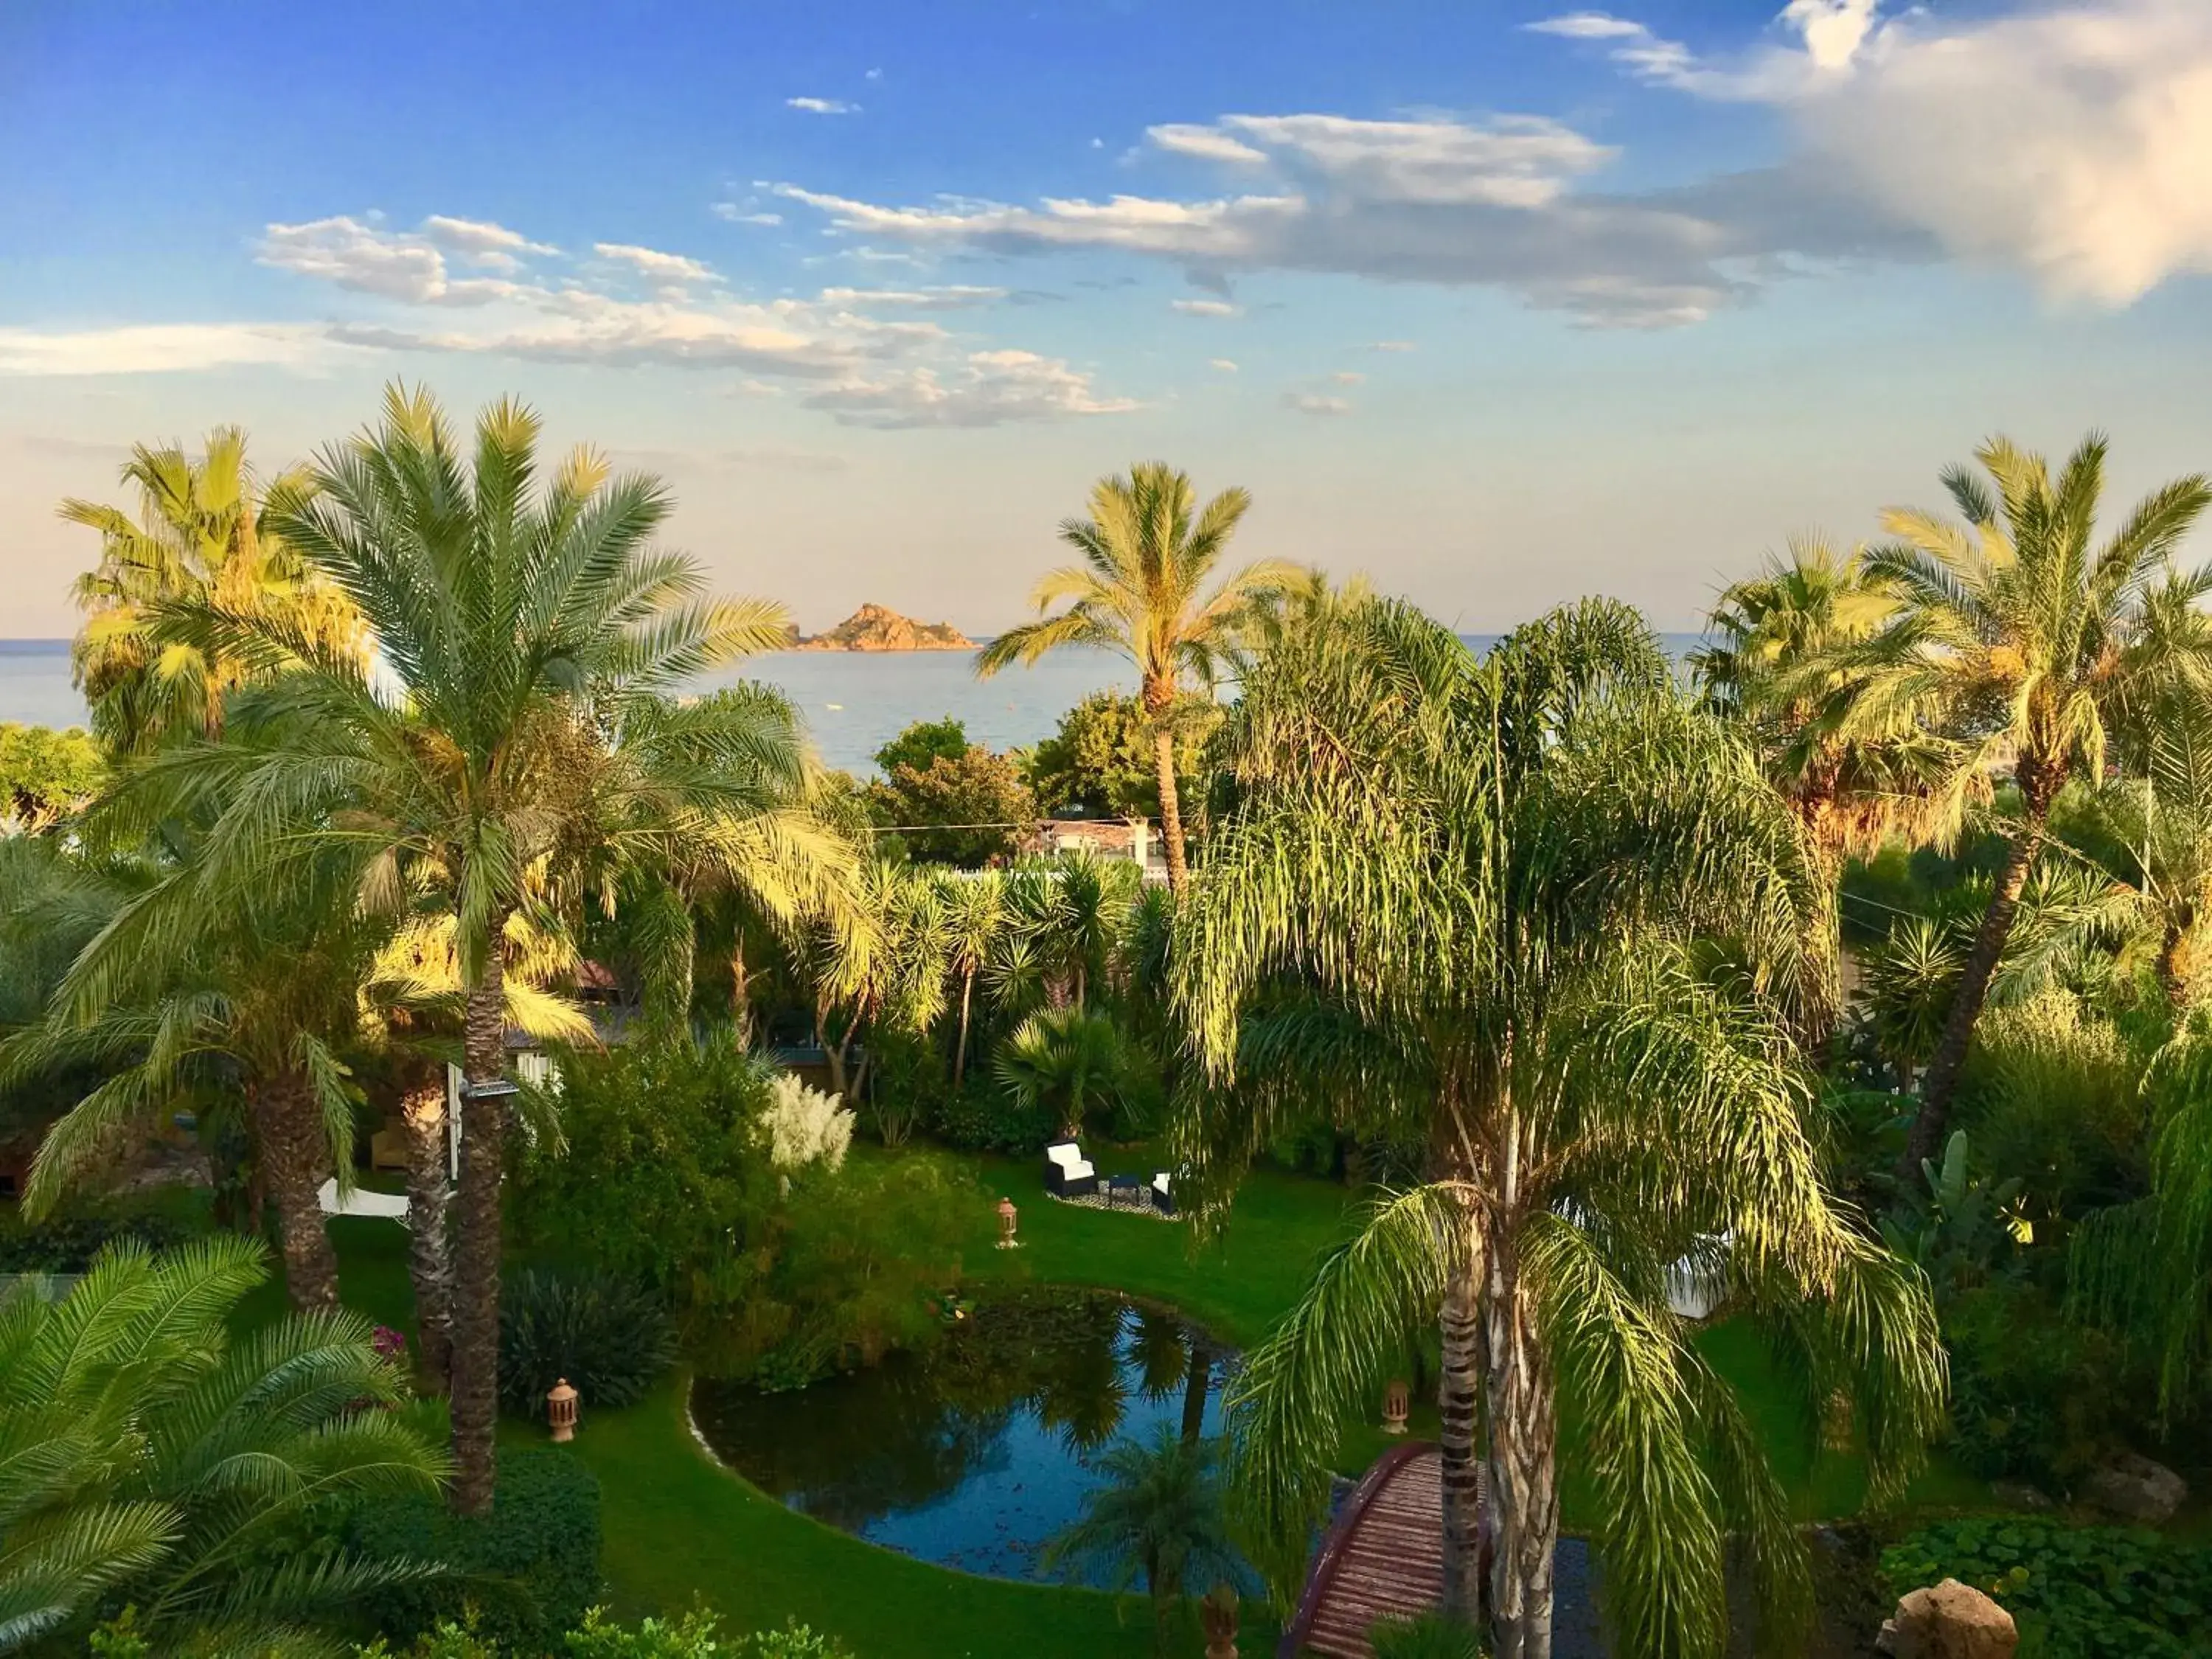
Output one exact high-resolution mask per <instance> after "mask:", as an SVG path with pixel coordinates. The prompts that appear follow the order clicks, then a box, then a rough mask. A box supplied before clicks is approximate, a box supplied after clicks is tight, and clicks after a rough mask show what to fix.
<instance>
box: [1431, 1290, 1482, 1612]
mask: <svg viewBox="0 0 2212 1659" xmlns="http://www.w3.org/2000/svg"><path fill="white" fill-rule="evenodd" d="M1479 1272H1480V1268H1479V1267H1477V1266H1474V1265H1472V1264H1470V1265H1469V1266H1468V1267H1466V1268H1465V1269H1464V1270H1463V1271H1462V1272H1461V1273H1455V1274H1454V1275H1453V1278H1452V1281H1451V1283H1450V1284H1449V1285H1447V1286H1446V1288H1445V1291H1444V1299H1443V1311H1442V1313H1441V1315H1440V1316H1439V1317H1438V1325H1439V1327H1440V1330H1441V1334H1442V1337H1443V1364H1442V1365H1441V1366H1440V1367H1439V1369H1438V1373H1437V1419H1438V1424H1439V1427H1438V1429H1437V1445H1438V1450H1439V1452H1440V1454H1441V1462H1442V1466H1443V1469H1442V1473H1443V1507H1444V1513H1443V1528H1444V1609H1443V1610H1444V1613H1445V1616H1446V1617H1448V1618H1451V1619H1455V1620H1459V1621H1460V1622H1462V1623H1463V1624H1467V1625H1474V1624H1476V1623H1478V1622H1480V1620H1481V1617H1482V1603H1483V1594H1482V1533H1483V1515H1482V1460H1481V1457H1480V1455H1479V1454H1478V1453H1477V1451H1476V1449H1475V1446H1476V1441H1477V1438H1478V1437H1479V1435H1480V1427H1481V1424H1480V1418H1481V1388H1482V1364H1481V1355H1482V1327H1481V1321H1480V1314H1479V1311H1478V1302H1479V1294H1480V1292H1479V1285H1478V1284H1477V1279H1476V1274H1477V1273H1479Z"/></svg>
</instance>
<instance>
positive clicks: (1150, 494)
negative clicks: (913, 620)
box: [975, 461, 1300, 892]
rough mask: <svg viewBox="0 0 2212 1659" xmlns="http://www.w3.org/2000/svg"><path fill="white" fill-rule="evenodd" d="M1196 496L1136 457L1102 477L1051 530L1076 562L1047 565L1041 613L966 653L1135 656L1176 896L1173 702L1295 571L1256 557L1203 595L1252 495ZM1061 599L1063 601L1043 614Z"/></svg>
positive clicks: (1178, 844)
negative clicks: (1083, 510)
mask: <svg viewBox="0 0 2212 1659" xmlns="http://www.w3.org/2000/svg"><path fill="white" fill-rule="evenodd" d="M1197 500H1198V498H1197V496H1196V495H1195V494H1194V493H1193V491H1192V489H1191V487H1190V477H1189V475H1188V473H1183V472H1178V471H1176V470H1175V469H1174V468H1172V467H1170V466H1169V465H1166V464H1165V463H1164V462H1161V461H1143V462H1139V464H1138V465H1134V466H1133V467H1131V468H1130V469H1129V474H1128V476H1127V477H1121V476H1120V475H1118V474H1117V475H1115V477H1109V478H1102V479H1101V480H1099V482H1098V483H1097V484H1095V485H1093V486H1092V487H1091V516H1090V517H1089V518H1087V519H1069V520H1065V521H1064V522H1062V524H1061V525H1060V539H1061V540H1062V541H1064V542H1066V544H1068V545H1069V546H1070V547H1073V549H1075V550H1076V551H1077V552H1079V553H1080V554H1081V555H1082V556H1083V562H1082V563H1081V564H1079V565H1070V566H1067V567H1065V568H1061V569H1059V570H1055V571H1054V572H1052V573H1051V574H1049V575H1048V576H1046V577H1045V578H1044V579H1043V580H1042V581H1040V582H1039V583H1038V584H1037V585H1036V588H1035V589H1034V590H1033V591H1032V592H1031V593H1030V601H1031V603H1032V604H1034V605H1036V609H1037V612H1038V615H1039V617H1040V620H1038V621H1036V622H1033V623H1024V624H1023V625H1022V626H1020V627H1019V628H1015V629H1008V630H1007V631H1006V633H1004V634H1001V635H999V637H998V638H996V639H994V640H993V641H991V643H990V644H988V645H987V646H986V647H983V649H982V650H981V652H979V653H977V654H976V658H975V671H976V672H977V673H978V674H981V675H983V676H986V677H988V676H990V675H993V674H995V673H997V672H998V671H1000V669H1002V668H1004V667H1006V665H1008V664H1010V663H1015V662H1022V663H1033V662H1035V661H1036V659H1038V658H1039V657H1041V656H1042V655H1043V654H1044V653H1046V652H1048V651H1050V650H1053V649H1054V648H1056V647H1060V646H1064V645H1088V646H1097V647H1103V648H1105V649H1107V650H1109V651H1117V652H1119V653H1121V654H1122V655H1123V656H1126V657H1127V658H1128V659H1130V660H1131V661H1132V662H1133V663H1135V664H1136V665H1137V678H1138V694H1139V698H1140V699H1141V701H1142V702H1143V703H1144V708H1145V715H1146V720H1148V721H1150V722H1151V725H1152V749H1153V758H1154V764H1155V766H1156V768H1157V770H1158V777H1159V786H1160V826H1161V829H1162V832H1163V834H1164V837H1165V840H1166V842H1167V857H1168V884H1169V885H1170V887H1173V888H1174V889H1176V890H1177V891H1178V892H1180V891H1181V890H1182V884H1183V878H1184V873H1185V865H1184V856H1183V854H1184V849H1183V836H1182V802H1181V799H1179V797H1178V795H1177V793H1176V772H1175V738H1176V732H1175V717H1176V704H1177V702H1178V700H1179V699H1180V698H1181V696H1182V693H1183V691H1184V690H1185V688H1186V686H1187V685H1188V684H1196V685H1198V686H1200V687H1202V688H1206V689H1211V688H1212V685H1213V684H1214V683H1215V681H1216V680H1217V679H1218V677H1219V675H1220V672H1221V670H1222V669H1223V667H1224V666H1225V665H1226V664H1228V663H1229V662H1231V660H1233V659H1234V658H1235V656H1236V654H1237V650H1238V648H1239V647H1241V646H1242V645H1243V641H1244V639H1245V636H1246V635H1247V634H1248V633H1249V631H1250V630H1251V629H1252V627H1253V626H1254V623H1255V618H1256V617H1257V616H1258V615H1259V613H1260V611H1261V610H1262V609H1263V608H1264V605H1265V604H1266V602H1267V599H1269V598H1270V597H1271V596H1272V595H1273V594H1274V593H1276V592H1278V591H1279V590H1280V589H1282V588H1283V587H1284V586H1286V585H1288V584H1290V583H1291V582H1292V581H1293V580H1295V579H1296V578H1297V576H1298V575H1299V574H1300V572H1299V569H1298V567H1297V566H1296V565H1293V564H1290V563H1287V562H1285V561H1283V560H1279V559H1262V560H1261V561H1259V562H1257V563H1255V564H1249V565H1247V566H1245V567H1244V568H1243V569H1242V570H1239V571H1237V572H1235V573H1233V574H1230V575H1227V576H1225V577H1223V578H1222V579H1221V580H1219V581H1218V582H1217V583H1215V584H1214V586H1213V588H1212V592H1210V593H1209V592H1206V581H1207V579H1208V578H1209V577H1211V576H1212V574H1213V571H1214V567H1215V566H1217V565H1218V564H1219V563H1220V562H1221V557H1222V555H1223V554H1224V553H1225V552H1226V551H1227V550H1228V546H1229V539H1230V538H1231V536H1233V535H1234V534H1235V533H1236V532H1237V523H1238V521H1239V520H1242V519H1243V516H1244V513H1245V511H1246V509H1247V508H1249V507H1250V506H1251V505H1252V498H1251V496H1250V495H1248V494H1247V493H1246V492H1245V491H1243V489H1225V490H1223V491H1222V492H1221V494H1219V495H1216V496H1215V497H1214V498H1213V499H1212V501H1208V502H1207V503H1206V507H1205V509H1204V510H1203V511H1197V510H1196V507H1197ZM1063 600H1064V601H1066V609H1065V610H1064V611H1060V612H1059V613H1058V614H1057V615H1054V616H1050V617H1047V616H1045V615H1044V614H1043V613H1044V612H1045V611H1048V610H1049V609H1050V608H1051V607H1052V606H1053V605H1055V604H1058V603H1060V602H1061V601H1063Z"/></svg>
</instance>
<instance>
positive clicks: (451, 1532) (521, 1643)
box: [348, 1451, 599, 1659]
mask: <svg viewBox="0 0 2212 1659" xmlns="http://www.w3.org/2000/svg"><path fill="white" fill-rule="evenodd" d="M348 1530H349V1538H350V1540H351V1541H352V1542H353V1544H354V1545H355V1547H356V1548H357V1549H358V1550H360V1551H361V1552H362V1553H363V1554H365V1555H368V1556H370V1557H372V1558H377V1559H390V1558H392V1557H395V1556H404V1557H406V1558H408V1559H411V1560H416V1561H429V1562H435V1563H437V1564H439V1565H442V1566H443V1567H444V1568H445V1569H446V1570H447V1571H446V1572H445V1573H444V1574H443V1575H442V1576H441V1577H435V1578H425V1579H422V1580H418V1581H416V1582H414V1583H404V1584H395V1585H391V1586H387V1587H386V1588H384V1589H379V1590H377V1591H375V1592H374V1593H373V1594H372V1595H368V1596H367V1597H365V1598H364V1606H363V1611H364V1613H366V1614H367V1615H368V1617H369V1619H370V1620H371V1621H372V1622H373V1623H374V1626H376V1628H377V1629H379V1630H381V1631H383V1632H386V1634H387V1635H388V1636H390V1637H392V1638H394V1639H395V1640H398V1641H403V1642H411V1641H413V1640H415V1638H416V1637H418V1636H422V1635H426V1634H429V1635H434V1636H435V1633H436V1632H437V1629H438V1626H440V1625H441V1623H442V1624H450V1625H453V1626H457V1627H458V1628H459V1629H463V1630H467V1631H470V1632H473V1633H474V1634H475V1635H476V1636H477V1637H478V1638H481V1639H482V1640H483V1641H484V1642H486V1643H488V1644H493V1645H495V1646H498V1647H503V1648H512V1649H519V1650H521V1651H523V1652H525V1653H544V1652H548V1651H550V1650H552V1649H553V1648H554V1646H555V1644H556V1643H557V1642H558V1641H559V1639H560V1636H561V1632H563V1631H565V1630H567V1629H568V1628H569V1627H570V1626H574V1625H575V1624H577V1623H578V1622H580V1620H582V1618H583V1616H584V1611H585V1609H586V1607H590V1606H591V1605H592V1603H593V1602H594V1601H597V1600H598V1599H599V1482H598V1480H595V1479H594V1478H593V1477H592V1472H591V1471H590V1470H589V1469H587V1468H585V1467H584V1466H583V1464H581V1463H580V1462H577V1461H576V1459H575V1458H574V1457H572V1456H570V1455H568V1454H567V1453H565V1452H559V1451H529V1452H509V1453H507V1454H505V1455H502V1456H501V1459H500V1468H499V1488H498V1492H497V1495H496V1496H495V1498H493V1500H492V1507H491V1513H490V1514H489V1515H487V1516H482V1517H480V1518H471V1519H462V1518H460V1517H459V1516H454V1515H453V1514H451V1513H450V1512H448V1511H447V1509H446V1508H445V1506H444V1505H443V1504H441V1503H439V1502H438V1501H437V1500H435V1499H434V1498H408V1499H394V1500H389V1501H384V1502H379V1503H374V1504H364V1505H363V1506H362V1507H361V1508H360V1509H359V1510H356V1512H355V1514H354V1516H353V1520H352V1523H351V1525H350V1527H349V1529H348ZM433 1652H434V1653H436V1654H437V1659H448V1656H447V1655H446V1654H444V1653H442V1652H439V1651H438V1650H435V1649H434V1650H433ZM452 1659H461V1656H460V1654H459V1653H458V1652H457V1653H456V1654H455V1655H454V1656H452Z"/></svg>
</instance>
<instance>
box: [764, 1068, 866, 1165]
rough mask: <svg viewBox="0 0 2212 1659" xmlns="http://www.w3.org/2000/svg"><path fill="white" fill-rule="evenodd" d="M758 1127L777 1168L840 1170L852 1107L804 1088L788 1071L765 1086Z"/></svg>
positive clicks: (850, 1134) (850, 1138) (849, 1138)
mask: <svg viewBox="0 0 2212 1659" xmlns="http://www.w3.org/2000/svg"><path fill="white" fill-rule="evenodd" d="M761 1127H763V1129H765V1130H766V1131H767V1133H768V1146H769V1163H771V1164H775V1167H776V1168H777V1169H779V1170H798V1169H803V1168H805V1166H806V1165H808V1164H821V1165H823V1167H824V1168H825V1169H828V1170H833V1171H834V1170H841V1169H842V1168H843V1167H844V1164H845V1154H846V1152H847V1151H848V1149H850V1147H851V1146H852V1145H853V1112H852V1109H851V1108H850V1107H848V1106H847V1105H846V1104H845V1103H843V1102H842V1101H841V1100H839V1099H838V1098H837V1097H836V1096H835V1095H826V1094H823V1092H822V1091H820V1090H819V1089H810V1088H808V1087H807V1086H806V1085H805V1083H803V1082H801V1081H800V1080H799V1077H798V1076H797V1074H796V1073H790V1072H786V1073H782V1074H781V1076H779V1077H777V1078H776V1079H775V1081H774V1082H773V1083H771V1084H769V1091H768V1109H767V1110H766V1111H764V1112H763V1113H762V1115H761Z"/></svg>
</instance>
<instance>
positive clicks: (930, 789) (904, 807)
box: [868, 744, 1037, 870]
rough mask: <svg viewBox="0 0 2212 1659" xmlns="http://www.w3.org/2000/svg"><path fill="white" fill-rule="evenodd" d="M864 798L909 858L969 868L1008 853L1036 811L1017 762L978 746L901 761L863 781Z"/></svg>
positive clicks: (1016, 845) (1026, 830) (1021, 838)
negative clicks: (872, 779)
mask: <svg viewBox="0 0 2212 1659" xmlns="http://www.w3.org/2000/svg"><path fill="white" fill-rule="evenodd" d="M868 799H869V803H870V807H871V810H872V811H873V813H874V815H875V817H876V821H877V822H878V823H881V824H883V825H884V826H885V827H887V828H893V829H897V831H898V834H899V839H900V840H901V841H902V842H903V843H904V844H905V846H906V848H907V850H908V853H909V854H911V855H912V856H914V857H915V858H917V859H924V860H931V861H933V862H938V863H944V864H953V865H958V866H961V867H962V868H963V869H970V870H972V869H975V868H977V867H978V866H981V865H985V864H987V863H989V862H990V861H991V860H994V859H1003V858H1010V857H1012V855H1013V854H1014V852H1015V851H1016V849H1017V848H1019V847H1020V845H1021V843H1022V842H1023V841H1024V839H1026V838H1027V836H1028V835H1029V833H1030V828H1031V826H1032V825H1034V824H1035V823H1036V816H1037V812H1036V798H1035V797H1034V796H1033V795H1031V794H1030V787H1029V785H1028V784H1027V783H1025V782H1024V781H1023V780H1022V773H1021V768H1020V766H1019V765H1018V763H1016V762H1015V760H1014V759H1013V757H1012V756H1009V755H1000V754H995V753H994V752H993V751H992V750H988V749H986V748H983V747H982V746H981V744H975V745H971V746H970V747H969V748H968V749H966V750H963V751H962V752H961V753H960V754H958V755H956V756H943V755H940V756H938V757H936V758H934V759H933V760H931V761H930V763H928V764H927V766H917V765H915V763H912V762H911V761H902V762H901V763H899V764H898V765H897V766H896V767H894V768H893V769H891V771H890V775H888V776H887V777H885V778H884V779H883V780H881V781H878V782H876V783H872V784H871V785H869V786H868Z"/></svg>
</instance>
